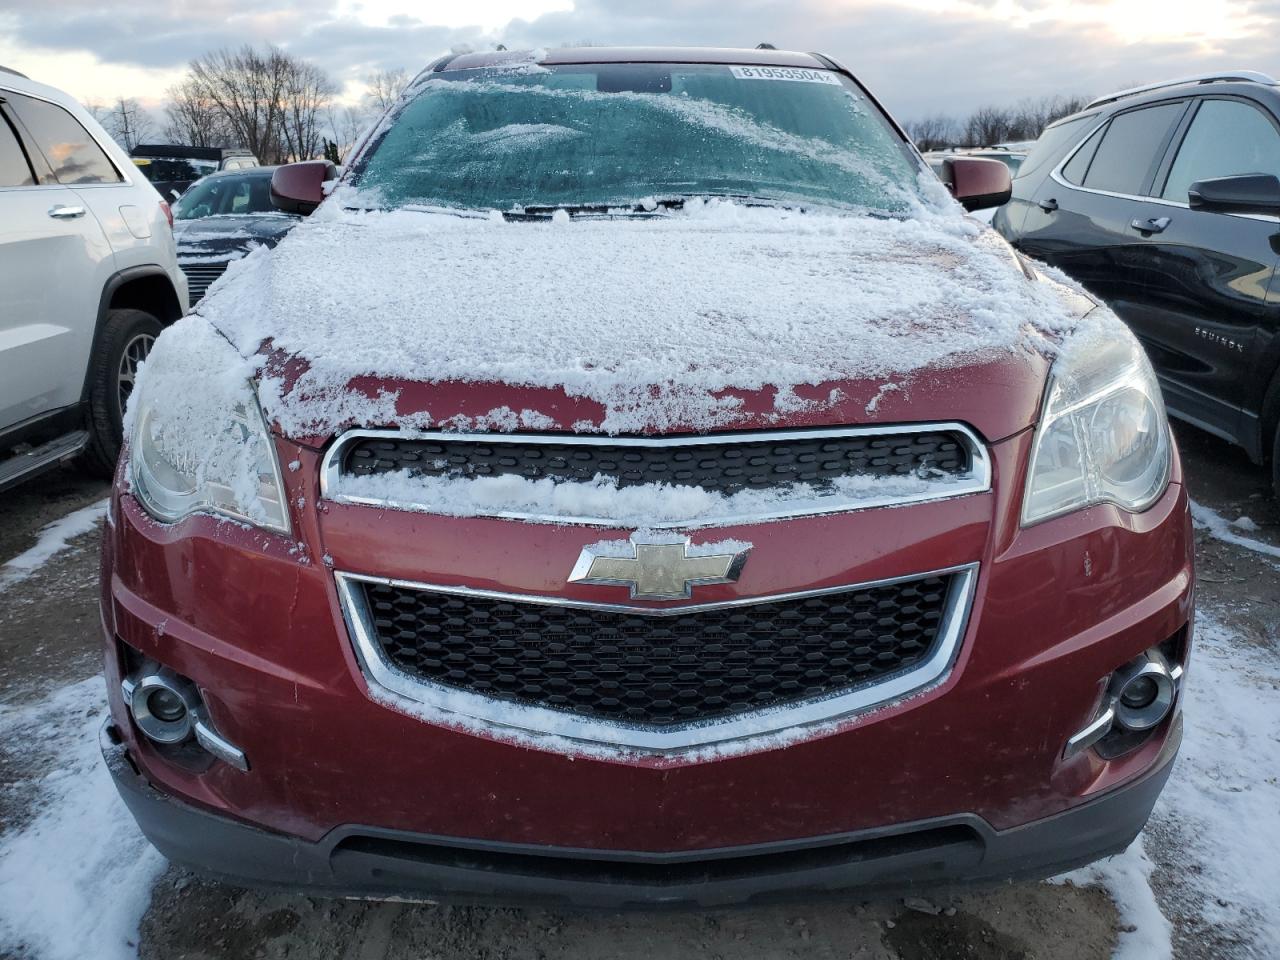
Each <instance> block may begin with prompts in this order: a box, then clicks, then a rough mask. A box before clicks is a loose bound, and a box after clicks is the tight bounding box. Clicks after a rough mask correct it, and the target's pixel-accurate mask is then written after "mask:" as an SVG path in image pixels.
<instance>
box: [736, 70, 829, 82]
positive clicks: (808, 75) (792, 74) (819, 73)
mask: <svg viewBox="0 0 1280 960" xmlns="http://www.w3.org/2000/svg"><path fill="white" fill-rule="evenodd" d="M729 69H730V70H732V71H733V75H734V76H735V77H737V78H738V79H739V80H796V81H799V82H800V83H834V84H835V85H836V86H839V85H840V80H839V78H838V77H836V75H835V74H834V73H832V72H831V71H830V70H802V69H799V68H798V67H730V68H729Z"/></svg>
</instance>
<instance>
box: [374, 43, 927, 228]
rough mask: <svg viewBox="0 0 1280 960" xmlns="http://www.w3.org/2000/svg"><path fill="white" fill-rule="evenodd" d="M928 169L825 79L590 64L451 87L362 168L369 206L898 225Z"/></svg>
mask: <svg viewBox="0 0 1280 960" xmlns="http://www.w3.org/2000/svg"><path fill="white" fill-rule="evenodd" d="M917 173H918V168H917V166H916V164H915V163H914V161H913V160H912V159H911V156H910V154H909V152H908V151H907V150H906V149H905V147H904V145H903V143H902V141H901V140H900V139H899V138H898V136H897V135H896V134H895V133H894V131H893V130H892V128H891V127H890V126H889V124H888V122H887V121H886V120H885V118H884V117H883V116H882V115H881V113H880V112H879V110H877V109H876V107H875V106H874V105H873V104H872V103H870V102H869V101H868V100H867V99H866V97H865V96H864V95H863V93H862V92H861V91H860V90H859V89H858V88H857V87H856V86H855V85H854V84H853V83H851V82H850V81H849V80H848V79H847V78H845V77H842V76H840V75H839V74H837V73H835V72H833V71H829V70H799V69H790V68H776V67H748V66H728V65H724V66H721V65H714V66H713V65H684V64H586V65H579V64H574V65H567V66H553V67H546V68H544V67H534V66H530V67H529V68H527V69H525V70H519V71H513V70H510V69H508V70H505V71H500V70H494V71H476V70H465V71H455V72H448V71H446V72H443V73H440V74H437V75H434V76H433V77H432V78H431V79H429V80H427V81H425V82H424V83H422V84H420V86H419V87H418V88H417V91H416V95H415V96H413V98H412V99H410V100H409V101H408V102H407V103H405V104H404V105H403V106H401V107H400V108H399V110H398V112H397V113H396V114H395V115H394V116H393V117H392V118H391V121H390V122H389V124H386V125H385V126H384V130H383V132H382V133H381V134H380V135H379V137H378V138H377V139H375V141H374V142H373V144H372V145H371V146H370V148H369V149H368V150H366V151H365V153H364V155H363V156H362V157H361V158H360V159H359V161H358V162H357V164H356V165H355V169H354V171H353V180H354V183H355V185H356V187H357V188H358V189H359V191H360V195H361V200H362V203H363V204H369V205H371V206H378V207H384V208H389V207H401V206H406V205H428V206H444V207H455V208H465V209H479V210H493V209H497V210H503V211H507V210H517V211H518V210H520V209H522V208H527V207H535V208H536V207H568V208H574V207H579V208H580V207H591V206H615V205H633V204H641V205H643V204H647V203H648V202H649V201H651V200H658V201H662V200H665V199H683V198H688V197H710V196H727V197H739V198H752V199H760V200H765V201H775V202H779V203H784V204H806V203H810V204H821V205H826V206H837V207H848V208H857V209H862V210H870V211H879V212H885V213H896V212H900V211H903V210H905V209H907V208H908V207H909V206H910V204H911V202H912V199H913V198H914V197H915V196H916V195H917V190H918V187H917V180H916V177H917Z"/></svg>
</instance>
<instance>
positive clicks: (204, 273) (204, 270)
mask: <svg viewBox="0 0 1280 960" xmlns="http://www.w3.org/2000/svg"><path fill="white" fill-rule="evenodd" d="M180 266H181V267H182V272H183V273H185V274H186V275H187V301H188V302H189V303H190V305H191V306H193V307H194V306H195V305H196V304H197V303H199V302H200V299H201V298H202V297H203V296H204V295H205V291H207V290H208V289H209V285H210V284H212V283H213V281H215V280H217V279H218V278H219V277H220V276H222V274H223V273H224V272H225V271H226V269H227V265H226V264H225V263H202V264H180Z"/></svg>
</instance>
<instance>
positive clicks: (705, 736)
mask: <svg viewBox="0 0 1280 960" xmlns="http://www.w3.org/2000/svg"><path fill="white" fill-rule="evenodd" d="M945 575H950V576H951V588H950V592H949V594H948V596H947V600H946V606H945V610H944V613H943V617H942V623H941V625H940V627H939V630H938V641H937V644H936V647H935V649H934V652H933V654H932V655H931V656H930V657H928V658H927V659H926V660H924V661H922V662H921V663H920V664H919V665H918V666H916V667H915V668H913V669H911V670H909V671H906V672H905V673H901V674H898V675H897V676H893V677H889V678H887V679H886V680H884V681H883V682H881V683H877V684H872V685H869V686H866V687H860V688H858V689H856V690H853V691H850V692H847V693H836V694H833V695H830V696H825V697H819V698H816V699H811V700H806V701H798V702H796V703H791V704H786V705H784V706H777V707H771V708H767V709H764V710H759V711H755V712H752V713H744V714H737V715H734V716H732V717H729V718H726V719H722V720H710V721H704V722H697V723H690V724H687V725H683V726H675V727H669V728H665V729H662V730H655V729H653V728H651V727H640V726H633V725H629V724H625V723H619V722H610V721H604V720H599V719H591V718H587V717H581V716H575V715H573V714H571V713H566V712H563V711H559V710H551V709H547V708H544V707H534V706H529V705H523V704H513V703H511V702H509V701H499V700H495V699H492V698H489V697H486V696H483V695H480V694H476V693H471V692H467V691H463V690H459V689H456V688H452V687H446V686H444V685H443V684H437V683H432V682H428V681H423V680H420V679H418V678H416V677H412V676H410V675H409V674H407V673H405V672H403V671H401V670H399V669H398V668H396V667H395V666H394V665H392V664H391V663H390V662H388V661H387V659H386V658H385V656H384V654H383V652H382V650H381V648H380V646H379V644H378V642H377V640H376V637H375V634H374V627H373V623H372V619H371V617H370V614H369V611H368V609H367V604H366V600H365V597H364V591H363V589H361V588H360V584H361V583H379V584H386V585H390V586H395V587H400V588H405V589H414V590H424V591H431V592H435V593H446V594H448V593H452V594H459V595H470V596H483V597H490V598H495V599H504V600H511V601H514V602H518V603H537V604H550V605H555V606H568V607H581V608H590V609H596V610H609V611H618V612H626V613H636V612H641V613H644V614H646V615H650V616H657V617H661V616H672V615H675V614H679V613H688V612H692V611H697V610H708V609H714V608H719V607H733V606H738V607H741V606H748V605H751V604H757V603H769V602H776V601H779V600H789V599H798V598H802V597H808V596H817V595H820V594H831V593H842V592H848V591H851V590H860V589H867V588H870V587H876V586H886V585H889V584H894V583H902V582H906V581H911V580H917V579H921V578H924V577H931V576H945ZM334 576H335V579H336V582H337V588H338V598H339V602H340V604H341V606H342V612H343V617H344V619H345V620H346V624H347V630H348V632H349V634H350V636H351V641H352V645H353V646H354V648H355V652H356V656H357V659H358V660H359V662H360V667H361V670H362V672H363V673H364V677H365V680H366V682H367V683H368V684H369V686H370V687H371V688H375V689H378V690H379V691H381V692H382V693H383V694H384V696H385V695H390V697H391V699H392V700H393V701H394V700H395V699H400V700H403V701H405V702H406V709H407V712H410V713H412V705H413V704H422V705H425V706H427V707H430V708H432V709H433V710H436V711H439V712H440V713H441V714H442V715H444V716H446V717H447V716H449V715H453V716H457V717H458V719H459V722H460V723H462V724H463V725H465V726H470V727H474V726H476V725H477V724H478V725H481V726H483V727H487V728H489V729H492V730H493V731H494V732H495V733H497V734H499V735H501V734H502V733H503V732H508V733H514V734H517V735H520V736H524V737H528V736H530V735H532V736H533V737H535V738H536V737H547V738H557V739H560V740H564V741H568V742H570V743H576V744H581V745H583V746H586V747H594V748H599V747H607V748H613V749H616V750H619V751H622V752H628V753H636V752H639V753H650V754H660V755H678V754H680V753H683V752H690V751H697V750H701V749H705V748H708V747H717V746H723V745H725V744H734V743H740V744H744V745H746V744H749V743H750V741H752V740H756V739H759V738H765V737H769V736H773V735H776V734H780V733H783V732H787V733H791V732H801V734H802V732H803V730H804V728H808V727H817V726H821V725H825V724H830V723H833V722H836V721H840V720H846V719H849V718H851V717H853V716H856V715H858V714H861V713H865V712H867V711H869V710H873V709H875V708H877V707H882V706H884V705H886V704H888V703H891V702H893V701H896V700H901V699H902V698H904V697H908V696H912V695H916V694H919V693H922V692H924V691H925V690H926V689H929V688H931V687H934V686H936V685H937V684H939V683H941V682H943V681H944V680H945V679H946V677H947V676H948V674H949V673H950V671H951V667H952V665H953V664H954V662H955V658H956V654H957V652H958V651H959V648H960V643H961V641H962V640H963V638H964V634H965V630H966V628H967V626H968V623H969V612H970V610H971V608H972V606H973V598H974V593H975V589H976V585H977V580H978V564H976V563H972V564H964V565H960V566H956V567H948V568H944V569H940V570H928V571H923V572H920V573H912V574H908V575H906V576H901V577H891V578H888V579H885V580H874V581H865V582H862V583H856V584H849V585H846V586H840V587H828V588H824V589H820V590H808V591H799V592H794V593H783V594H772V595H769V596H759V597H749V598H739V599H736V600H727V601H720V602H715V603H704V604H687V605H683V606H680V607H676V608H670V607H668V608H660V609H655V610H647V609H644V608H642V607H634V606H630V605H621V604H607V603H589V602H584V601H573V600H568V599H564V598H561V597H557V596H547V595H542V594H512V593H502V592H499V591H493V590H476V589H472V588H470V587H460V586H440V585H437V584H430V583H421V582H417V581H412V580H396V579H389V578H386V577H374V576H366V575H361V574H354V573H342V572H336V573H335V575H334ZM802 735H803V734H802Z"/></svg>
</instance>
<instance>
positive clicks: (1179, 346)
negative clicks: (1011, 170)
mask: <svg viewBox="0 0 1280 960" xmlns="http://www.w3.org/2000/svg"><path fill="white" fill-rule="evenodd" d="M1219 99H1237V100H1241V101H1247V102H1249V103H1251V104H1253V105H1254V106H1255V107H1257V108H1258V109H1260V110H1263V111H1265V113H1266V115H1267V116H1269V117H1270V118H1271V120H1272V123H1273V124H1276V125H1277V127H1278V128H1280V93H1277V91H1276V90H1275V88H1273V87H1268V86H1264V85H1260V84H1257V83H1234V82H1214V83H1208V84H1200V85H1192V86H1187V87H1180V88H1175V89H1172V90H1157V91H1153V92H1150V93H1146V94H1138V95H1135V96H1132V97H1126V98H1123V99H1120V100H1118V101H1115V102H1113V103H1110V104H1107V105H1104V106H1103V107H1102V108H1101V109H1100V110H1099V109H1092V110H1091V111H1089V112H1088V113H1087V114H1086V117H1087V119H1086V122H1084V123H1081V124H1079V125H1078V128H1079V129H1078V130H1077V131H1076V132H1075V133H1074V135H1073V136H1072V138H1071V139H1070V140H1069V141H1065V142H1064V143H1063V144H1062V146H1061V147H1060V148H1059V150H1058V154H1057V155H1056V156H1055V158H1054V159H1053V160H1052V161H1051V162H1050V163H1048V164H1047V165H1046V166H1045V167H1043V168H1041V169H1040V170H1038V171H1036V175H1035V176H1032V177H1025V178H1019V179H1015V180H1014V197H1013V199H1012V200H1011V202H1010V204H1009V205H1008V207H1007V208H1006V209H1005V210H1004V211H1002V212H998V213H997V215H996V217H995V219H994V225H995V226H996V228H997V229H998V230H999V231H1000V232H1001V234H1002V235H1003V236H1004V237H1005V238H1006V239H1008V240H1010V242H1012V243H1013V244H1014V245H1015V246H1016V247H1018V249H1020V250H1023V251H1024V252H1026V253H1028V254H1029V255H1031V256H1034V257H1038V258H1041V259H1044V260H1046V261H1047V262H1049V263H1051V264H1053V265H1055V266H1058V267H1061V268H1062V269H1063V270H1064V271H1066V272H1067V273H1068V274H1070V275H1071V276H1073V277H1075V278H1076V279H1078V280H1079V281H1080V282H1081V283H1083V284H1084V285H1085V286H1086V287H1088V288H1089V289H1090V291H1092V292H1093V293H1095V294H1097V295H1098V297H1099V298H1100V299H1102V300H1103V301H1104V302H1106V303H1107V304H1108V305H1109V306H1110V307H1112V309H1114V310H1115V311H1116V313H1117V314H1118V315H1119V316H1120V317H1121V319H1123V320H1125V321H1126V322H1127V323H1129V324H1130V326H1131V327H1132V328H1133V331H1134V332H1135V333H1136V334H1137V335H1138V337H1139V339H1140V340H1142V342H1143V344H1144V346H1146V348H1147V350H1148V353H1149V355H1150V357H1151V360H1152V363H1153V364H1154V366H1155V368H1156V372H1157V375H1158V376H1159V377H1160V381H1161V386H1162V387H1163V389H1164V392H1165V399H1166V402H1167V403H1168V406H1169V410H1170V412H1171V413H1173V414H1174V415H1176V416H1179V417H1181V418H1183V419H1185V420H1188V421H1190V422H1191V423H1194V424H1196V425H1197V426H1200V427H1202V428H1204V429H1206V430H1209V431H1211V432H1213V433H1215V434H1217V435H1219V436H1221V437H1224V438H1226V439H1228V440H1231V441H1233V442H1236V443H1239V444H1241V445H1242V446H1244V448H1245V449H1246V451H1247V452H1248V453H1249V454H1250V456H1252V457H1253V458H1254V459H1255V460H1258V461H1261V460H1262V459H1263V458H1264V457H1265V456H1266V455H1267V454H1268V453H1269V449H1270V444H1271V439H1270V437H1269V436H1263V431H1264V430H1272V429H1275V427H1276V424H1274V423H1263V422H1262V418H1263V414H1264V411H1263V404H1264V401H1265V399H1266V397H1267V396H1268V388H1269V387H1270V385H1271V384H1272V382H1273V380H1274V377H1275V376H1276V374H1277V370H1280V297H1278V296H1277V293H1276V265H1277V258H1278V257H1277V255H1278V251H1280V246H1278V244H1280V224H1278V223H1277V220H1276V218H1275V217H1274V216H1265V215H1240V214H1230V213H1220V212H1209V211H1204V210H1195V209H1192V208H1191V207H1190V206H1189V205H1188V203H1187V202H1186V199H1185V198H1182V199H1176V198H1168V199H1166V198H1163V197H1161V196H1160V194H1161V192H1162V188H1163V184H1164V182H1165V178H1166V177H1167V176H1168V173H1169V170H1170V167H1171V165H1172V163H1173V161H1174V159H1175V157H1176V156H1177V151H1178V149H1179V148H1180V146H1181V143H1182V142H1183V138H1184V137H1185V135H1186V132H1187V130H1188V128H1189V126H1190V125H1191V124H1192V123H1193V122H1194V116H1195V112H1196V111H1197V110H1198V109H1199V106H1200V105H1201V104H1202V103H1204V102H1206V101H1208V100H1219ZM1179 100H1182V101H1185V102H1186V103H1187V109H1186V111H1185V112H1184V113H1183V114H1182V116H1181V117H1180V119H1179V122H1178V123H1177V124H1176V125H1175V127H1174V128H1173V129H1172V130H1170V131H1169V135H1168V137H1167V138H1166V142H1165V144H1164V146H1163V148H1162V149H1161V150H1159V151H1158V152H1157V155H1156V158H1155V162H1154V164H1153V166H1152V169H1151V170H1150V172H1149V175H1148V176H1147V177H1146V179H1145V182H1144V185H1143V189H1142V190H1141V191H1138V193H1137V194H1136V195H1119V194H1113V193H1106V192H1098V191H1093V190H1089V189H1087V188H1083V187H1078V186H1073V185H1072V184H1070V183H1068V182H1067V180H1066V179H1065V178H1064V176H1063V167H1064V166H1065V165H1066V164H1067V163H1069V162H1070V160H1071V158H1072V156H1073V155H1074V153H1075V151H1076V148H1077V146H1078V145H1081V144H1084V143H1085V142H1086V141H1087V140H1088V139H1089V137H1090V136H1091V134H1092V132H1093V131H1094V130H1095V129H1097V128H1098V126H1099V125H1101V124H1103V123H1105V122H1106V121H1108V120H1109V119H1110V118H1111V117H1112V116H1114V115H1118V114H1121V113H1125V112H1128V111H1131V110H1134V109H1144V108H1146V107H1150V106H1157V105H1160V104H1162V103H1166V102H1172V101H1179ZM1153 220H1154V221H1157V222H1158V223H1161V224H1164V227H1163V229H1162V230H1159V231H1155V232H1152V231H1143V230H1140V229H1138V227H1137V226H1135V225H1136V224H1144V223H1149V222H1151V221H1153Z"/></svg>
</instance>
